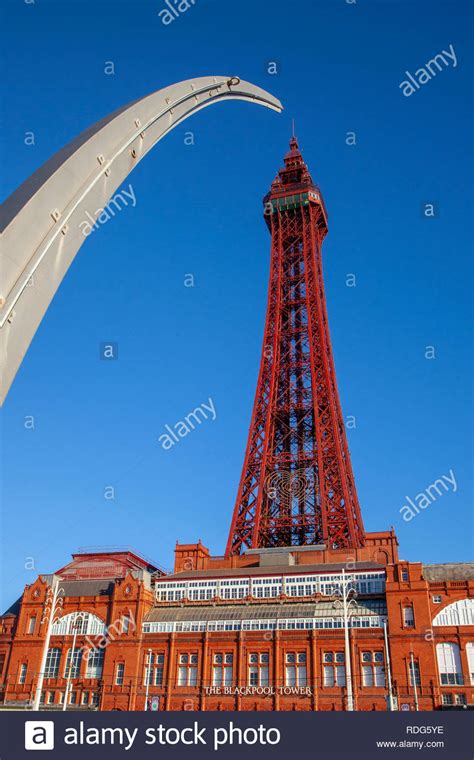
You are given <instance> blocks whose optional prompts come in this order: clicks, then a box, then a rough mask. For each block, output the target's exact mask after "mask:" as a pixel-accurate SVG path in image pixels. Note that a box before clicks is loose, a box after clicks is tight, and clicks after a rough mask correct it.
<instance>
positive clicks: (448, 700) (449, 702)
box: [443, 694, 453, 705]
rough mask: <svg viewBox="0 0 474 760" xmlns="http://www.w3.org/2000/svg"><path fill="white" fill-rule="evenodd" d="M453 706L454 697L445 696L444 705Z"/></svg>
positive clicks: (450, 695)
mask: <svg viewBox="0 0 474 760" xmlns="http://www.w3.org/2000/svg"><path fill="white" fill-rule="evenodd" d="M452 704H453V695H452V694H443V705H452Z"/></svg>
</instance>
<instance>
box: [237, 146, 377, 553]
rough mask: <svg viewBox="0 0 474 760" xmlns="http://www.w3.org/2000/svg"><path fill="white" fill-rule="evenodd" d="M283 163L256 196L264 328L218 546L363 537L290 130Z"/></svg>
mask: <svg viewBox="0 0 474 760" xmlns="http://www.w3.org/2000/svg"><path fill="white" fill-rule="evenodd" d="M284 163H285V166H284V168H283V169H281V170H280V171H279V172H278V174H277V176H276V179H275V180H274V182H273V184H272V186H271V190H270V192H269V193H268V194H267V195H266V196H265V198H264V208H265V211H264V213H265V219H266V222H267V225H268V228H269V230H270V232H271V236H272V241H271V262H270V280H269V289H268V305H267V315H266V323H265V334H264V339H263V349H262V358H261V363H260V371H259V376H258V384H257V391H256V396H255V402H254V407H253V413H252V421H251V426H250V430H249V436H248V442H247V448H246V453H245V460H244V465H243V470H242V476H241V480H240V484H239V490H238V494H237V500H236V504H235V508H234V513H233V518H232V524H231V528H230V533H229V539H228V542H227V549H226V556H230V555H232V554H240V553H241V552H243V551H245V550H246V549H249V548H262V547H278V546H304V545H314V544H318V545H321V544H324V545H326V546H327V547H328V548H340V547H348V548H355V547H359V546H362V545H363V544H364V542H365V533H364V527H363V523H362V516H361V512H360V507H359V502H358V498H357V492H356V488H355V484H354V476H353V473H352V467H351V462H350V456H349V448H348V445H347V439H346V433H345V426H344V422H343V417H342V411H341V404H340V401H339V394H338V390H337V384H336V374H335V370H334V359H333V353H332V347H331V340H330V335H329V327H328V317H327V308H326V298H325V293H324V282H323V270H322V250H321V249H322V243H323V240H324V237H325V235H326V233H327V229H328V227H327V215H326V209H325V205H324V201H323V198H322V195H321V191H320V189H319V187H318V186H317V185H315V184H314V183H313V181H312V179H311V176H310V174H309V171H308V167H307V166H306V164H305V162H304V160H303V157H302V155H301V152H300V150H299V147H298V142H297V140H296V138H295V137H294V136H293V138H292V139H291V141H290V150H289V152H288V153H287V154H286V156H285V159H284Z"/></svg>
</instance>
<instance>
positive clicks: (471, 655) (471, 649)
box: [466, 641, 474, 686]
mask: <svg viewBox="0 0 474 760" xmlns="http://www.w3.org/2000/svg"><path fill="white" fill-rule="evenodd" d="M466 654H467V662H468V667H469V675H470V677H471V685H473V686H474V642H472V641H468V643H467V644H466Z"/></svg>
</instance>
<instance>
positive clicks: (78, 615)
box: [63, 612, 84, 710]
mask: <svg viewBox="0 0 474 760" xmlns="http://www.w3.org/2000/svg"><path fill="white" fill-rule="evenodd" d="M83 619H84V613H83V612H76V615H75V617H74V622H73V627H74V636H73V637H72V649H71V657H70V658H69V668H68V672H67V678H66V691H65V692H64V702H63V710H67V701H68V696H69V689H70V687H71V671H72V669H73V667H74V659H75V651H76V638H77V629H78V625H79V620H81V621H82V620H83ZM79 667H80V665H79Z"/></svg>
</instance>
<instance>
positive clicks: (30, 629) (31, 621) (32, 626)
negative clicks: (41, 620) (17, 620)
mask: <svg viewBox="0 0 474 760" xmlns="http://www.w3.org/2000/svg"><path fill="white" fill-rule="evenodd" d="M35 626H36V615H32V616H31V617H30V619H29V620H28V633H34V632H35Z"/></svg>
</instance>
